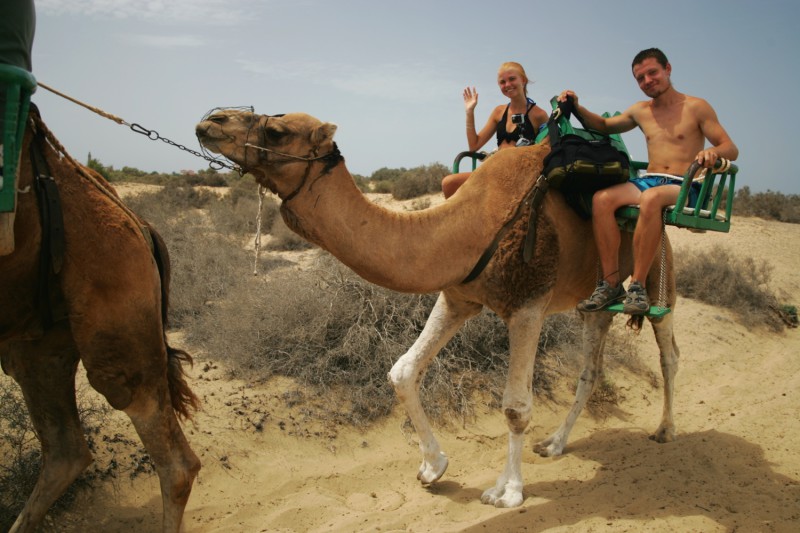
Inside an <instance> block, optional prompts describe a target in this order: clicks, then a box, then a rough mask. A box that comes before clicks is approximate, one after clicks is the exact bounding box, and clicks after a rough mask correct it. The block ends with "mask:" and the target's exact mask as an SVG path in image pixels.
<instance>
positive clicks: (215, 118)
mask: <svg viewBox="0 0 800 533" xmlns="http://www.w3.org/2000/svg"><path fill="white" fill-rule="evenodd" d="M208 120H209V121H210V122H213V123H214V124H225V123H226V122H227V121H228V117H226V116H225V115H212V116H210V117H208Z"/></svg>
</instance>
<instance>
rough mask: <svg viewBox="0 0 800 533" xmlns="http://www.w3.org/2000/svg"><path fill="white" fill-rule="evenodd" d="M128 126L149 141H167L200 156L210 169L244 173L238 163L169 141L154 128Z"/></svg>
mask: <svg viewBox="0 0 800 533" xmlns="http://www.w3.org/2000/svg"><path fill="white" fill-rule="evenodd" d="M130 127H131V130H133V131H135V132H136V133H141V134H142V135H144V136H145V137H147V138H148V139H150V140H151V141H161V142H164V143H167V144H168V145H170V146H174V147H175V148H177V149H179V150H183V151H184V152H188V153H190V154H192V155H194V156H197V157H200V158H202V159H205V160H206V161H208V166H209V168H211V169H212V170H221V169H222V168H227V169H230V170H235V171H236V172H238V173H239V174H240V175H241V174H243V173H244V171H243V170H242V167H240V166H238V165H231V164H229V163H226V162H225V161H220V160H219V159H217V158H214V157H209V156H207V155H206V154H201V153H200V152H198V151H196V150H192V149H191V148H187V147H185V146H184V145H182V144H178V143H176V142H174V141H171V140H170V139H167V138H166V137H162V136H161V135H159V134H158V132H157V131H155V130H148V129H147V128H145V127H143V126H141V125H139V124H131V125H130Z"/></svg>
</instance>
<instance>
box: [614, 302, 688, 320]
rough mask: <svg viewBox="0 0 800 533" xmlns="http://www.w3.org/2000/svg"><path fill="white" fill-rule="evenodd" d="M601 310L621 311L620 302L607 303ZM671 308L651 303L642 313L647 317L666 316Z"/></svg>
mask: <svg viewBox="0 0 800 533" xmlns="http://www.w3.org/2000/svg"><path fill="white" fill-rule="evenodd" d="M603 311H608V312H609V313H622V303H617V304H613V305H609V306H608V307H606V308H605V309H603ZM671 312H672V309H670V308H669V307H661V306H660V305H651V306H650V311H648V312H647V313H645V314H644V316H646V317H647V318H661V317H663V316H666V315H667V314H669V313H671Z"/></svg>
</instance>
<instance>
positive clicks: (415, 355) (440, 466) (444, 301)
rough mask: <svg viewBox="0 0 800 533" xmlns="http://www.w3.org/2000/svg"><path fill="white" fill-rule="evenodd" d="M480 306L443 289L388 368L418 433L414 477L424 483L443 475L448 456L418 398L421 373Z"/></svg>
mask: <svg viewBox="0 0 800 533" xmlns="http://www.w3.org/2000/svg"><path fill="white" fill-rule="evenodd" d="M480 310H481V306H480V305H479V304H475V303H472V302H459V301H453V299H452V298H448V297H447V295H446V294H445V293H444V292H442V293H441V294H439V298H438V299H437V300H436V305H434V307H433V309H432V310H431V314H430V316H429V317H428V321H427V322H426V323H425V327H424V328H423V329H422V333H421V334H420V336H419V338H417V340H416V341H414V344H413V345H412V346H411V348H409V350H408V351H407V352H406V353H405V354H403V356H402V357H400V359H398V360H397V362H396V363H395V364H394V366H392V369H391V370H390V371H389V381H390V382H391V383H392V386H393V387H394V390H395V393H396V394H397V398H398V399H399V400H400V403H401V404H402V405H403V407H404V408H405V410H406V413H407V414H408V417H409V418H410V419H411V423H412V424H413V425H414V429H415V430H416V432H417V436H418V437H419V448H420V451H422V465H421V466H420V467H419V472H418V473H417V479H419V480H420V482H422V483H423V484H429V483H433V482H434V481H436V480H437V479H439V478H440V477H442V475H443V474H444V471H445V470H447V456H446V455H445V454H444V453H443V452H442V451H441V449H440V447H439V443H438V441H437V440H436V437H435V436H434V435H433V431H432V430H431V425H430V422H429V421H428V417H427V416H426V415H425V411H424V410H423V408H422V403H421V402H420V398H419V387H420V384H421V383H422V377H423V375H424V372H425V369H426V368H427V367H428V364H430V362H431V361H432V360H433V358H434V357H435V356H436V354H438V353H439V351H440V350H441V349H442V348H443V347H444V345H445V344H447V341H449V340H450V339H451V338H452V337H453V335H455V334H456V332H457V331H458V329H459V328H460V327H461V326H462V325H463V324H464V322H465V321H466V320H467V319H468V318H470V317H472V316H474V315H476V314H478V313H479V312H480Z"/></svg>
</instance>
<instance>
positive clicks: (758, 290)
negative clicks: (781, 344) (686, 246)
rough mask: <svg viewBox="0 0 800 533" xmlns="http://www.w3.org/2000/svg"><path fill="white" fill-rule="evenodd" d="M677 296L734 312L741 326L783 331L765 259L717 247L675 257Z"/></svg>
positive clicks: (770, 272)
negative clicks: (735, 253) (759, 326)
mask: <svg viewBox="0 0 800 533" xmlns="http://www.w3.org/2000/svg"><path fill="white" fill-rule="evenodd" d="M675 275H676V283H677V290H678V294H680V295H681V296H684V297H687V298H694V299H696V300H700V301H701V302H705V303H707V304H710V305H716V306H719V307H724V308H727V309H730V310H731V311H733V313H734V314H735V315H736V316H737V318H738V319H739V320H740V321H741V322H742V324H744V325H746V326H748V327H751V326H755V325H766V326H767V327H769V328H771V329H773V330H780V329H782V328H783V322H782V321H781V320H780V319H779V318H778V316H777V314H776V313H775V311H774V308H776V307H777V298H776V296H775V294H774V293H773V292H772V291H771V289H770V280H771V277H772V266H771V265H770V264H769V263H767V262H766V261H764V260H756V259H753V258H752V257H749V256H748V257H742V256H735V255H733V254H732V253H731V252H730V251H729V250H727V249H725V248H723V247H721V246H719V245H716V246H714V247H713V248H712V249H711V250H709V251H705V252H700V253H697V254H684V255H680V256H677V257H676V265H675Z"/></svg>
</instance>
